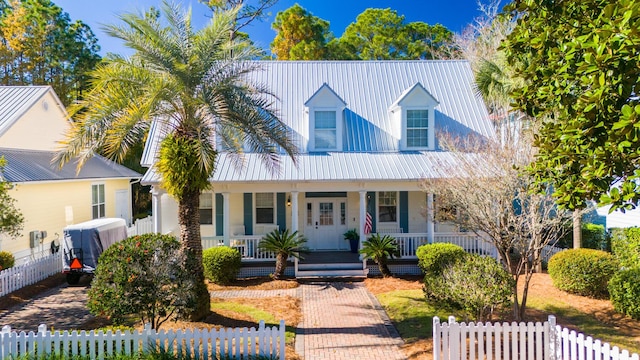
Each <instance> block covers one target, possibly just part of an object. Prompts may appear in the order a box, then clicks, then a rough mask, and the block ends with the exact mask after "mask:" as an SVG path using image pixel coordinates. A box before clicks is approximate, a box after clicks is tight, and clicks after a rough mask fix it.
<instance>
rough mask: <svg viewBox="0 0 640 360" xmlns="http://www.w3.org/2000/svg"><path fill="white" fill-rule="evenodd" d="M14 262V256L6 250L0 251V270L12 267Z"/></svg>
mask: <svg viewBox="0 0 640 360" xmlns="http://www.w3.org/2000/svg"><path fill="white" fill-rule="evenodd" d="M15 264H16V258H15V257H14V256H13V254H12V253H10V252H8V251H0V271H1V270H4V269H8V268H12V267H13V265H15Z"/></svg>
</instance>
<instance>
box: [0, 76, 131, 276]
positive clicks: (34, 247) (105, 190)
mask: <svg viewBox="0 0 640 360" xmlns="http://www.w3.org/2000/svg"><path fill="white" fill-rule="evenodd" d="M67 117H68V116H67V112H66V110H65V108H64V106H63V105H62V103H61V102H60V100H59V99H58V97H57V96H56V94H55V92H54V91H53V89H52V88H51V87H50V86H0V156H4V157H5V159H6V160H7V165H6V167H5V169H4V173H3V174H0V176H2V177H3V178H4V179H5V180H7V181H10V182H12V183H14V187H13V189H11V191H10V196H11V197H12V198H14V199H15V200H16V205H17V208H18V209H20V211H21V212H22V214H23V216H24V220H25V222H24V230H23V232H22V234H21V236H19V237H18V238H16V239H9V238H7V237H6V236H2V237H0V250H5V251H9V252H11V253H13V254H14V256H15V257H16V263H18V264H20V263H22V262H25V261H28V260H29V259H34V258H36V257H39V256H42V255H44V254H48V253H49V251H50V244H51V242H52V241H54V240H55V239H56V238H57V237H58V236H61V234H62V229H63V228H64V227H65V226H66V225H69V224H73V223H79V222H83V221H87V220H91V219H93V218H99V217H122V218H124V219H126V220H127V221H129V220H130V217H131V210H130V209H131V186H130V182H131V181H132V180H133V179H139V178H140V177H141V176H140V174H138V173H137V172H135V171H132V170H129V169H127V168H125V167H123V166H120V165H118V164H116V163H114V162H112V161H110V160H107V159H105V158H102V157H95V158H93V159H91V160H89V161H88V163H87V164H86V166H85V167H84V168H83V169H82V171H80V172H79V173H76V166H75V163H73V162H71V163H69V164H67V165H66V166H65V167H64V168H62V169H58V168H56V167H55V166H53V165H52V164H51V159H52V158H53V156H54V154H55V151H56V150H57V149H58V148H59V146H60V145H59V143H58V142H59V141H61V140H63V139H64V132H65V131H66V130H67V129H68V128H69V126H70V123H69V120H68V119H67ZM45 233H46V236H45Z"/></svg>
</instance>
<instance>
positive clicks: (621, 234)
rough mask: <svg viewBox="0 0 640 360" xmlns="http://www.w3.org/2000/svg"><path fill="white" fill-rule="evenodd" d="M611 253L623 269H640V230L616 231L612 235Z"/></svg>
mask: <svg viewBox="0 0 640 360" xmlns="http://www.w3.org/2000/svg"><path fill="white" fill-rule="evenodd" d="M611 251H612V252H613V256H614V257H615V258H616V259H617V260H618V262H620V266H621V267H622V268H625V269H631V268H635V267H640V228H626V229H615V230H614V231H613V232H612V234H611Z"/></svg>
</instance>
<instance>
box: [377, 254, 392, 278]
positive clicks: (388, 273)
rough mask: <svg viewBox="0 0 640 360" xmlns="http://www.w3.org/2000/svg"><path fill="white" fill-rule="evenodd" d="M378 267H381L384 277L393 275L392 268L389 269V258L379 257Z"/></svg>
mask: <svg viewBox="0 0 640 360" xmlns="http://www.w3.org/2000/svg"><path fill="white" fill-rule="evenodd" d="M378 268H379V269H380V273H382V277H391V270H389V266H388V265H387V259H385V258H381V259H378Z"/></svg>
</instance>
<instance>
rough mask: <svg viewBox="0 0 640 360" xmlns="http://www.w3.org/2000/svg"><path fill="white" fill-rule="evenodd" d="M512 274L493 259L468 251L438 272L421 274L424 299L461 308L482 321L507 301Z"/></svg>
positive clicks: (508, 301) (510, 288) (509, 296)
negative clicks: (468, 252) (423, 276)
mask: <svg viewBox="0 0 640 360" xmlns="http://www.w3.org/2000/svg"><path fill="white" fill-rule="evenodd" d="M513 285H514V280H513V277H512V276H511V275H510V274H509V273H508V272H506V271H505V270H504V267H503V266H502V265H501V264H500V263H498V262H497V261H496V260H495V259H493V258H491V257H488V256H480V255H467V256H465V257H464V259H463V260H460V261H454V262H453V263H451V264H449V265H447V266H446V267H444V268H443V269H442V272H441V273H440V274H439V275H436V274H433V273H428V274H427V275H425V278H424V292H425V296H426V297H427V299H429V300H431V301H435V302H436V303H440V304H443V305H446V306H448V307H453V308H454V309H460V310H463V311H464V312H465V313H466V315H467V318H468V319H469V318H471V319H473V320H477V321H483V320H485V319H487V317H488V316H489V315H490V314H491V313H492V312H493V310H494V309H496V308H498V307H501V306H508V305H509V303H510V299H511V295H512V289H513Z"/></svg>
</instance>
